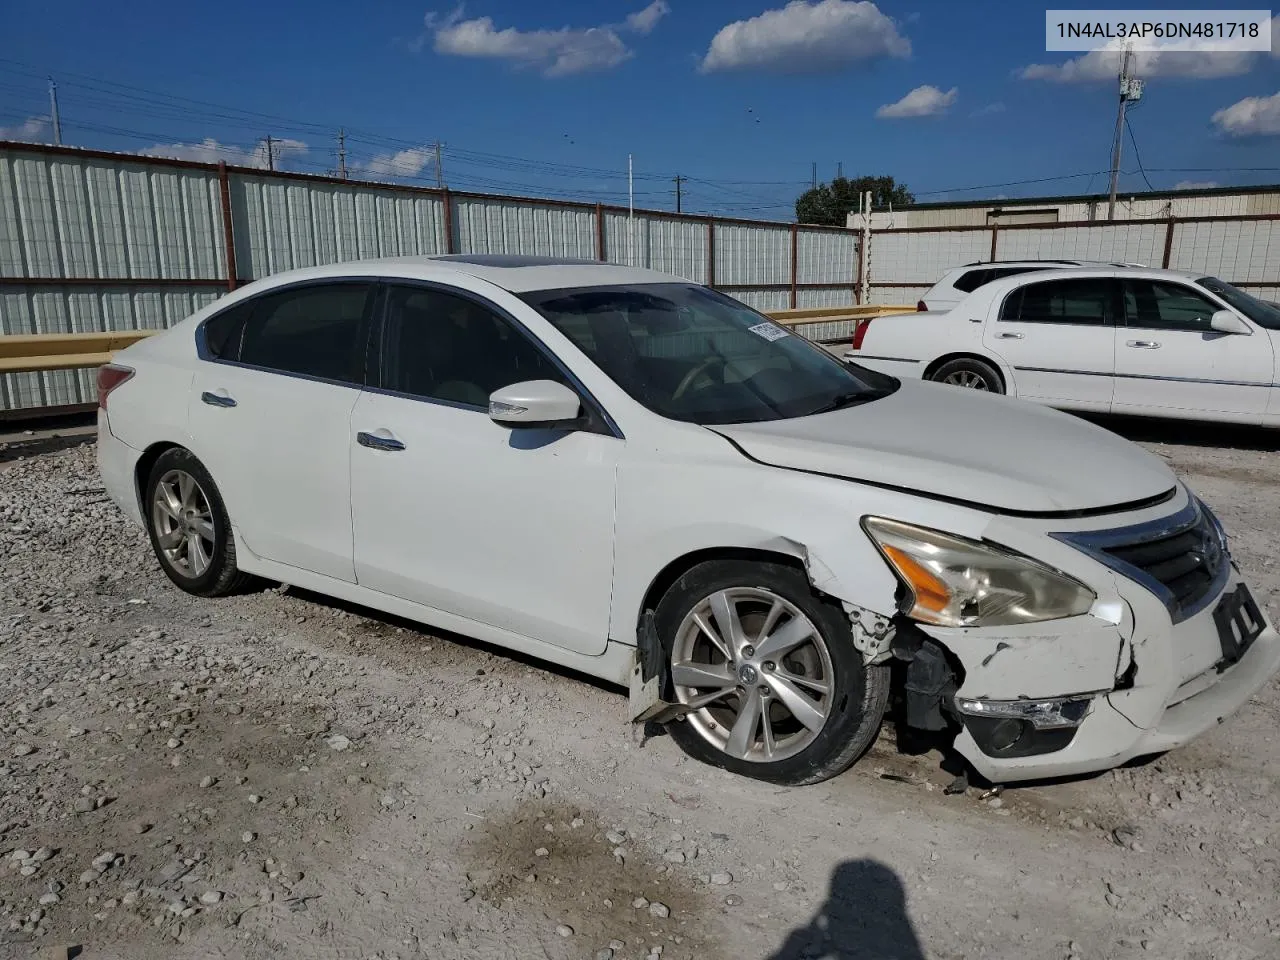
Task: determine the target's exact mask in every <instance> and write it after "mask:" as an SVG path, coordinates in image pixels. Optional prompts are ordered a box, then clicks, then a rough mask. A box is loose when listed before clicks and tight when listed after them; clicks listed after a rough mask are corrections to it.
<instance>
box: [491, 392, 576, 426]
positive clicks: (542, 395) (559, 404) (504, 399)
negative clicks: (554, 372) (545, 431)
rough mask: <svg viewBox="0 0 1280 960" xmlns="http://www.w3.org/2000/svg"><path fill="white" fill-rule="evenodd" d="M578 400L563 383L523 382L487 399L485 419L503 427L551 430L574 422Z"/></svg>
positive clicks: (492, 394)
mask: <svg viewBox="0 0 1280 960" xmlns="http://www.w3.org/2000/svg"><path fill="white" fill-rule="evenodd" d="M581 415H582V400H581V398H579V396H578V395H577V394H576V393H575V392H574V391H572V390H570V389H569V388H568V387H566V386H565V385H564V384H563V383H556V382H555V381H554V380H526V381H524V382H522V383H513V384H512V385H511V386H509V387H503V388H502V389H500V390H495V391H494V392H493V393H491V394H490V395H489V418H490V419H491V420H493V422H494V423H498V424H501V425H502V426H504V427H542V428H546V427H552V426H556V425H564V424H567V423H571V422H574V421H576V420H577V419H578V418H579V417H580V416H581Z"/></svg>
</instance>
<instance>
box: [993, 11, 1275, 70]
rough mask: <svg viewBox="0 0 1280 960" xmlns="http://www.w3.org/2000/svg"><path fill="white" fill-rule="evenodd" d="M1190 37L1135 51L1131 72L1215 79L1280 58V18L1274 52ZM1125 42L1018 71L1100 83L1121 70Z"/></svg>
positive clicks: (1112, 43) (1273, 34) (1273, 43)
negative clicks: (1200, 42) (1210, 45)
mask: <svg viewBox="0 0 1280 960" xmlns="http://www.w3.org/2000/svg"><path fill="white" fill-rule="evenodd" d="M1191 43H1192V41H1190V40H1180V41H1176V42H1173V43H1170V44H1168V45H1167V47H1166V48H1165V49H1163V50H1147V51H1134V53H1133V59H1132V60H1131V61H1130V66H1129V69H1130V71H1131V72H1132V73H1133V74H1134V75H1136V76H1139V77H1142V78H1144V79H1146V78H1154V77H1185V78H1188V79H1193V80H1213V79H1217V78H1219V77H1236V76H1240V75H1241V74H1245V73H1248V72H1249V71H1250V70H1252V69H1253V68H1254V67H1255V66H1256V65H1257V64H1258V63H1259V62H1261V61H1262V60H1263V59H1265V58H1266V57H1268V56H1269V57H1272V58H1277V57H1280V20H1277V19H1275V18H1274V17H1273V18H1272V20H1271V52H1270V53H1269V54H1267V53H1258V52H1254V51H1247V50H1190V49H1187V48H1188V47H1189V46H1190V45H1191ZM1120 58H1121V42H1120V41H1119V40H1114V41H1112V42H1111V43H1109V44H1108V45H1107V47H1106V49H1103V50H1091V51H1089V52H1088V53H1086V54H1084V55H1082V56H1079V57H1072V58H1071V59H1070V60H1067V61H1065V62H1064V63H1033V64H1031V65H1030V66H1026V67H1023V68H1022V69H1021V70H1019V71H1017V76H1019V77H1021V78H1022V79H1023V80H1051V81H1054V82H1056V83H1098V82H1101V81H1114V80H1115V79H1116V76H1117V75H1118V74H1119V73H1120Z"/></svg>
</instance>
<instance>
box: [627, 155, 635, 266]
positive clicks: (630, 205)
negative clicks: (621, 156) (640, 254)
mask: <svg viewBox="0 0 1280 960" xmlns="http://www.w3.org/2000/svg"><path fill="white" fill-rule="evenodd" d="M632 170H633V168H632V165H631V154H629V153H628V154H627V266H629V267H634V266H635V263H636V259H635V255H636V240H635V237H636V183H635V177H634V176H633V173H632Z"/></svg>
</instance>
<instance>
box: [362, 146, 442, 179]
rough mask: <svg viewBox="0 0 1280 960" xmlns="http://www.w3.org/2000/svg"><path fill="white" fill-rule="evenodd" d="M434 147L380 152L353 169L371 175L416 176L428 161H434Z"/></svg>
mask: <svg viewBox="0 0 1280 960" xmlns="http://www.w3.org/2000/svg"><path fill="white" fill-rule="evenodd" d="M435 159H436V148H435V147H410V148H409V149H407V150H399V151H397V152H396V153H380V154H378V155H377V156H375V157H373V158H372V159H370V160H369V161H368V162H367V163H362V164H355V165H354V169H357V170H359V171H360V172H361V173H365V174H368V175H369V176H371V177H416V176H417V175H418V174H420V173H421V172H422V169H423V168H424V167H425V166H426V165H427V164H429V163H435Z"/></svg>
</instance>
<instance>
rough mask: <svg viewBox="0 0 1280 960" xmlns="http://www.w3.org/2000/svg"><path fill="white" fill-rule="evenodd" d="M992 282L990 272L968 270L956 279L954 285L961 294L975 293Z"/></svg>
mask: <svg viewBox="0 0 1280 960" xmlns="http://www.w3.org/2000/svg"><path fill="white" fill-rule="evenodd" d="M990 282H991V271H990V270H968V271H966V272H964V273H962V274H960V276H959V277H957V278H956V282H955V283H953V284H952V286H953V287H955V288H956V289H957V290H959V291H960V292H961V293H973V291H975V290H977V289H978V288H979V287H980V286H982V285H983V284H984V283H990Z"/></svg>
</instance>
